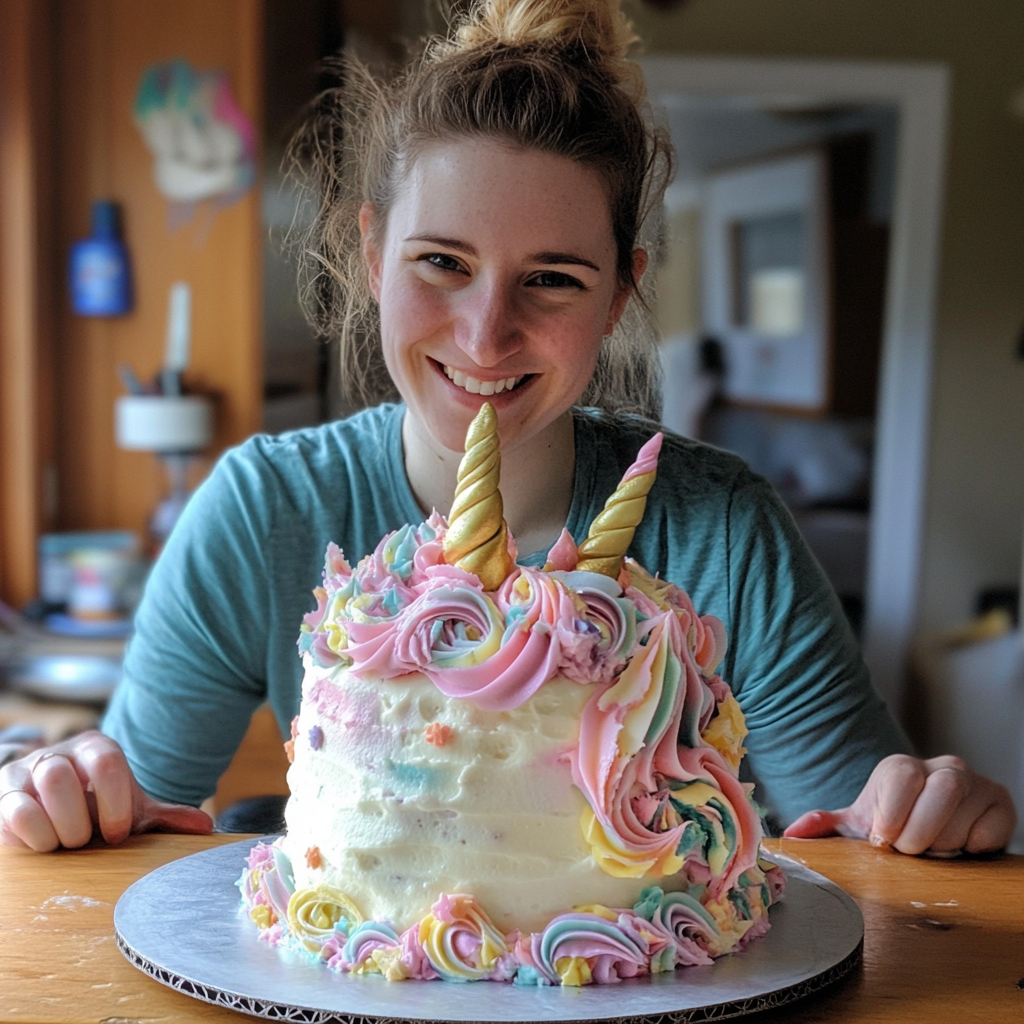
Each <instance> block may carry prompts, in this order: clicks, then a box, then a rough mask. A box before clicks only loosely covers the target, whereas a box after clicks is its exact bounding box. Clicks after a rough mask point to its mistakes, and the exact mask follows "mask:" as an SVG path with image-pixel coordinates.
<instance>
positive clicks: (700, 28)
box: [631, 0, 1024, 629]
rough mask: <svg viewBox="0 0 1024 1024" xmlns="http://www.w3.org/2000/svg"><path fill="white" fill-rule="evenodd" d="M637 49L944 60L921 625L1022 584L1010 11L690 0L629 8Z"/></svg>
mask: <svg viewBox="0 0 1024 1024" xmlns="http://www.w3.org/2000/svg"><path fill="white" fill-rule="evenodd" d="M631 11H632V13H633V14H634V17H635V22H636V25H637V28H638V30H639V31H640V34H641V36H642V37H643V38H644V39H645V40H647V41H648V50H649V52H664V51H675V52H685V53H693V54H707V55H735V56H777V57H816V58H830V57H835V58H852V59H867V60H872V59H873V60H885V61H929V62H943V63H946V64H948V65H949V67H950V69H951V71H952V92H951V104H950V136H949V162H948V169H947V189H946V203H945V212H944V230H943V242H942V260H941V270H940V278H939V298H938V310H937V321H936V344H935V369H934V383H933V406H932V428H931V450H930V452H929V461H928V489H927V507H926V513H925V526H924V549H923V564H922V577H921V583H922V594H921V615H920V625H921V627H922V628H924V629H933V628H939V627H944V626H948V625H950V624H953V623H956V622H958V621H960V620H962V619H963V618H965V617H966V616H968V615H969V614H970V613H971V611H972V608H973V602H974V599H975V595H976V593H977V591H978V589H979V588H980V587H983V586H986V585H991V584H1003V585H1007V584H1009V585H1013V584H1016V583H1018V582H1019V579H1020V565H1021V525H1022V509H1024V388H1022V385H1024V364H1022V363H1021V362H1019V361H1017V360H1016V359H1015V358H1014V356H1013V349H1014V345H1015V341H1016V338H1017V336H1018V334H1019V332H1020V331H1021V329H1022V327H1024V124H1022V123H1021V121H1020V120H1019V119H1015V118H1014V117H1013V116H1012V115H1011V113H1010V104H1011V97H1012V96H1013V95H1014V93H1016V92H1017V91H1018V90H1019V89H1020V88H1021V87H1024V61H1022V54H1024V3H1020V2H1019V0H975V2H973V3H971V4H964V3H962V2H961V0H898V2H895V3H894V2H893V0H825V2H823V0H691V2H690V3H688V4H686V5H685V6H684V7H682V9H680V10H678V11H675V12H673V13H671V14H665V13H660V12H657V11H652V10H651V9H649V8H637V7H633V8H631Z"/></svg>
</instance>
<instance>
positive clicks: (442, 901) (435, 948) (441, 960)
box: [417, 894, 511, 981]
mask: <svg viewBox="0 0 1024 1024" xmlns="http://www.w3.org/2000/svg"><path fill="white" fill-rule="evenodd" d="M417 939H418V941H419V945H420V947H421V948H422V949H423V951H424V953H426V955H427V959H428V960H429V961H430V965H431V967H433V968H434V970H435V971H437V973H438V974H439V975H441V977H442V978H445V979H446V980H448V981H479V980H482V979H484V978H486V977H490V976H491V974H492V972H494V971H495V970H497V971H498V972H499V973H500V974H505V973H506V972H507V966H508V965H507V963H506V961H507V960H508V958H509V954H510V953H511V949H510V947H509V944H508V943H507V942H506V939H505V936H504V935H502V933H501V932H500V931H499V930H498V929H497V928H496V927H495V926H494V924H493V922H492V921H491V919H490V918H489V917H488V916H487V914H486V913H485V912H484V910H483V908H481V906H480V905H479V904H478V903H477V901H476V898H475V897H473V896H466V895H461V894H456V895H442V896H441V897H440V898H439V899H438V900H437V902H436V903H435V904H434V905H433V907H431V910H430V913H429V914H428V915H427V916H426V917H425V918H424V919H423V920H422V921H421V922H420V924H419V931H418V934H417Z"/></svg>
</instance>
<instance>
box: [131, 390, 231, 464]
mask: <svg viewBox="0 0 1024 1024" xmlns="http://www.w3.org/2000/svg"><path fill="white" fill-rule="evenodd" d="M114 422H115V430H116V434H117V444H118V447H120V448H124V449H126V450H128V451H144V452H159V453H168V452H198V451H200V450H201V449H203V448H205V447H206V446H207V445H208V444H209V443H210V441H212V440H213V403H212V402H211V401H210V399H209V398H207V397H205V396H203V395H122V396H121V397H119V398H118V399H117V400H116V402H115V404H114Z"/></svg>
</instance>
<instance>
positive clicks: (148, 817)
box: [134, 797, 213, 835]
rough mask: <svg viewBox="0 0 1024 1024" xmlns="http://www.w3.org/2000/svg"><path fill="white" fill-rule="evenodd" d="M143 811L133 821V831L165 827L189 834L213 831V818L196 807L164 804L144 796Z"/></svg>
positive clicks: (203, 833) (202, 833)
mask: <svg viewBox="0 0 1024 1024" xmlns="http://www.w3.org/2000/svg"><path fill="white" fill-rule="evenodd" d="M146 801H147V803H146V806H145V808H144V813H143V814H142V815H140V816H139V817H138V819H137V820H136V822H135V828H134V831H136V832H149V831H153V830H155V829H165V830H167V831H168V832H184V833H187V834H189V835H207V834H208V833H210V832H212V831H213V819H212V818H211V817H210V816H209V815H208V814H207V813H206V812H205V811H201V810H200V809H199V808H198V807H189V806H187V805H186V804H164V803H160V802H159V801H157V800H153V799H151V798H149V797H147V798H146Z"/></svg>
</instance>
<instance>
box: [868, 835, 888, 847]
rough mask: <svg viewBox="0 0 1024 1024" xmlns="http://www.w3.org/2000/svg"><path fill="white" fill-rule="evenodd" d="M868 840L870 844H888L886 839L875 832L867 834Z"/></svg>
mask: <svg viewBox="0 0 1024 1024" xmlns="http://www.w3.org/2000/svg"><path fill="white" fill-rule="evenodd" d="M868 842H869V843H870V844H871V845H872V846H888V845H889V842H888V840H885V839H883V838H882V837H881V836H880V835H879V834H878V833H877V832H872V833H871V835H870V836H868Z"/></svg>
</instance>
